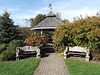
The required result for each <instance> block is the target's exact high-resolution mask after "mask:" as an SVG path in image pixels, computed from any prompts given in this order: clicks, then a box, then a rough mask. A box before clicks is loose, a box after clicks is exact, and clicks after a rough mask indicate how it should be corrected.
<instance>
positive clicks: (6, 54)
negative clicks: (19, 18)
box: [0, 50, 16, 61]
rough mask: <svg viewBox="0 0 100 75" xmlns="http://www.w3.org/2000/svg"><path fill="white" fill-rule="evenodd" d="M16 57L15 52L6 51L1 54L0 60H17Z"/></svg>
mask: <svg viewBox="0 0 100 75" xmlns="http://www.w3.org/2000/svg"><path fill="white" fill-rule="evenodd" d="M15 55H16V53H15V51H14V50H5V51H3V52H2V53H1V55H0V60H1V61H6V60H13V59H15Z"/></svg>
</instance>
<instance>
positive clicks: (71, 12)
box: [0, 0, 100, 26]
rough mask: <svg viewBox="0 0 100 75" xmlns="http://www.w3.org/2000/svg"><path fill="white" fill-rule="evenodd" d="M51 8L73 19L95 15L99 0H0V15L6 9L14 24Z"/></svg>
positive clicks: (64, 17)
mask: <svg viewBox="0 0 100 75" xmlns="http://www.w3.org/2000/svg"><path fill="white" fill-rule="evenodd" d="M48 4H52V8H53V9H52V10H53V11H54V12H55V13H56V12H60V13H61V18H62V19H68V20H69V21H73V17H76V16H80V15H82V16H83V17H85V16H86V15H88V16H93V15H96V13H97V12H98V11H99V10H100V0H0V15H2V13H3V10H5V9H7V10H8V11H10V13H11V18H12V19H13V20H14V22H15V24H20V26H25V23H24V21H23V20H24V19H25V18H27V19H29V18H34V17H35V16H36V15H37V14H47V13H48V12H49V11H50V9H49V8H48Z"/></svg>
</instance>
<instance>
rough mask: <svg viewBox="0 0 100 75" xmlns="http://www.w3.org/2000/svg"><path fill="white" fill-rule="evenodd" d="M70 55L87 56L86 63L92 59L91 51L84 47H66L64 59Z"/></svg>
mask: <svg viewBox="0 0 100 75" xmlns="http://www.w3.org/2000/svg"><path fill="white" fill-rule="evenodd" d="M69 54H74V55H85V56H86V61H89V58H90V56H89V54H90V51H89V49H87V48H83V47H78V46H73V47H69V46H66V49H65V51H64V59H66V58H68V55H69Z"/></svg>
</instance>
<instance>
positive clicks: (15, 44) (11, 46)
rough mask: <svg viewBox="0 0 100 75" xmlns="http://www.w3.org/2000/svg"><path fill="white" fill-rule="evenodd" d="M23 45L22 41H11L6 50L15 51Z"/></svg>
mask: <svg viewBox="0 0 100 75" xmlns="http://www.w3.org/2000/svg"><path fill="white" fill-rule="evenodd" d="M23 45H24V43H23V41H22V40H13V41H11V42H10V43H9V46H8V47H7V50H16V47H21V46H23Z"/></svg>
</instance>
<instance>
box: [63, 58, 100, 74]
mask: <svg viewBox="0 0 100 75" xmlns="http://www.w3.org/2000/svg"><path fill="white" fill-rule="evenodd" d="M64 61H65V64H66V66H67V68H68V71H69V73H70V75H100V64H96V63H89V62H82V61H78V60H71V59H65V60H64Z"/></svg>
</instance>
